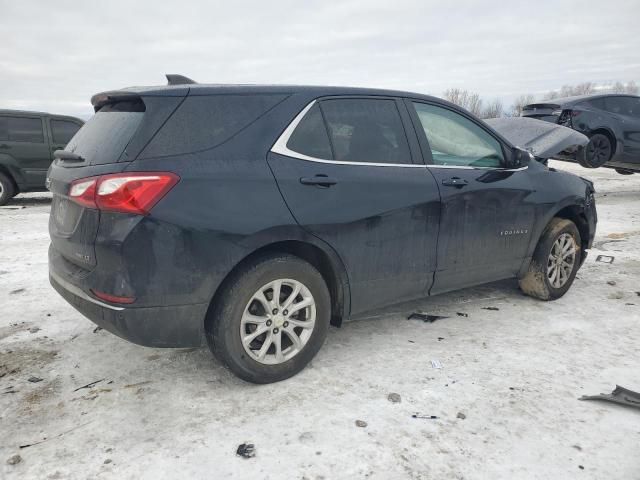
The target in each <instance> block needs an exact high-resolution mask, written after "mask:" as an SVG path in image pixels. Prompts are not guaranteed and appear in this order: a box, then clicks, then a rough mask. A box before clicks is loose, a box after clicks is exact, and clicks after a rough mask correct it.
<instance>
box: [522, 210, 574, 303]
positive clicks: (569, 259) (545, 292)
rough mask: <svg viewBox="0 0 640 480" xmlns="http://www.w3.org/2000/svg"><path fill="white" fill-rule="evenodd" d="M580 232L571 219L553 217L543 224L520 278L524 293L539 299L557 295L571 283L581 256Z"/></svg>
mask: <svg viewBox="0 0 640 480" xmlns="http://www.w3.org/2000/svg"><path fill="white" fill-rule="evenodd" d="M580 242H581V240H580V232H579V231H578V228H577V227H576V225H575V223H573V222H572V221H571V220H566V219H564V218H554V219H553V220H551V222H549V225H547V228H545V230H544V232H543V234H542V236H541V237H540V240H539V241H538V245H537V246H536V250H535V252H534V254H533V258H532V259H531V263H530V265H529V270H528V271H527V274H526V275H525V276H524V277H523V278H522V279H520V288H521V289H522V291H523V292H524V293H526V294H527V295H530V296H532V297H535V298H539V299H540V300H555V299H556V298H560V297H561V296H563V295H564V294H565V293H567V290H569V288H570V287H571V284H572V283H573V280H574V279H575V276H576V273H577V272H578V268H580V263H581V259H582V251H581V248H580V245H581V243H580Z"/></svg>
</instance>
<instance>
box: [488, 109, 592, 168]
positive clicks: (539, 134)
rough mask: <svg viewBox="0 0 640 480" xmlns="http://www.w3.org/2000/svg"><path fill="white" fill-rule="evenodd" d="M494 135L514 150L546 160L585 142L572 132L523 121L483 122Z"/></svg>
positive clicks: (512, 119)
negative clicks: (515, 148) (490, 128)
mask: <svg viewBox="0 0 640 480" xmlns="http://www.w3.org/2000/svg"><path fill="white" fill-rule="evenodd" d="M485 121H486V122H487V123H488V124H489V125H490V126H491V127H492V128H493V129H494V130H495V131H496V132H498V133H499V134H500V135H502V136H503V137H504V138H506V139H507V140H509V141H510V142H511V143H512V144H513V145H515V146H516V147H520V148H524V149H525V150H528V151H529V152H531V153H533V155H534V156H536V157H538V158H541V159H547V158H553V157H554V156H556V155H558V154H559V153H560V152H564V151H567V150H569V151H575V150H577V149H578V148H579V147H584V146H585V145H586V144H587V143H589V139H588V138H587V137H586V136H585V135H583V134H581V133H579V132H576V131H575V130H572V129H570V128H568V127H563V126H562V125H557V124H554V123H550V122H543V121H541V120H536V119H534V118H527V117H508V118H489V119H487V120H485Z"/></svg>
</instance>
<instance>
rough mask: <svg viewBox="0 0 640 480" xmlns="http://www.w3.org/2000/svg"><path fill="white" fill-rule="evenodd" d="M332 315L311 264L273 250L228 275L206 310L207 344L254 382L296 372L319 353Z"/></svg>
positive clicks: (236, 371)
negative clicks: (221, 288)
mask: <svg viewBox="0 0 640 480" xmlns="http://www.w3.org/2000/svg"><path fill="white" fill-rule="evenodd" d="M330 318H331V300H330V296H329V290H328V289H327V286H326V284H325V282H324V279H323V278H322V275H321V274H320V273H319V272H318V271H317V270H316V269H315V268H314V267H313V266H312V265H310V264H309V263H307V262H305V261H304V260H301V259H300V258H298V257H294V256H292V255H287V254H273V255H268V256H264V257H262V258H260V259H259V260H257V261H256V262H254V263H252V264H250V265H246V266H242V267H240V268H239V269H238V271H236V272H234V273H233V274H232V277H231V278H230V279H229V281H228V282H227V284H226V286H225V287H224V290H223V291H222V292H221V294H220V296H219V300H218V301H217V302H216V305H214V306H213V308H212V310H211V311H210V312H209V314H208V318H207V325H206V327H207V340H208V343H209V348H210V349H211V351H212V352H213V353H214V355H215V356H216V357H217V358H218V359H220V360H221V361H222V362H223V363H224V364H225V365H226V366H227V367H228V368H229V369H230V370H231V371H232V372H233V373H235V374H236V375H237V376H239V377H240V378H242V379H243V380H246V381H249V382H253V383H272V382H277V381H280V380H284V379H286V378H289V377H291V376H292V375H295V374H296V373H298V372H299V371H300V370H302V369H303V368H304V367H305V366H306V365H307V364H308V363H309V362H310V361H311V359H312V358H313V357H314V356H315V354H316V353H317V352H318V350H319V349H320V347H321V346H322V344H323V343H324V340H325V338H326V336H327V331H328V328H329V320H330Z"/></svg>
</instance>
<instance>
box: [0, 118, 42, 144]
mask: <svg viewBox="0 0 640 480" xmlns="http://www.w3.org/2000/svg"><path fill="white" fill-rule="evenodd" d="M0 138H2V139H3V140H6V141H9V142H28V143H44V135H43V133H42V120H40V119H39V118H27V117H0Z"/></svg>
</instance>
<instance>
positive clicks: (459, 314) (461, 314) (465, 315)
mask: <svg viewBox="0 0 640 480" xmlns="http://www.w3.org/2000/svg"><path fill="white" fill-rule="evenodd" d="M456 315H458V316H459V317H468V316H469V314H468V313H464V312H456Z"/></svg>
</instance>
